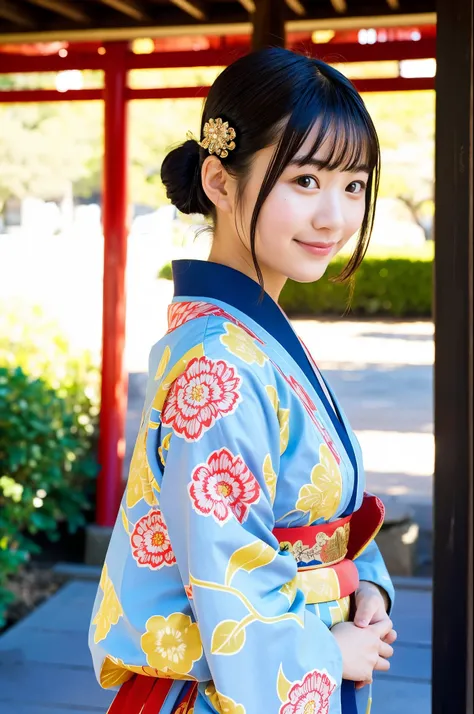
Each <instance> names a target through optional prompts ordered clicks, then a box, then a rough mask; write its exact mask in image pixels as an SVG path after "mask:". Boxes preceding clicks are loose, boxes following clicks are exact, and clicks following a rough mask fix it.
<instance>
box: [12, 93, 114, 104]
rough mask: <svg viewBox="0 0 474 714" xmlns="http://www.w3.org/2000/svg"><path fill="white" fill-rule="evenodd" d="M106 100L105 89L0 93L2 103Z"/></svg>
mask: <svg viewBox="0 0 474 714" xmlns="http://www.w3.org/2000/svg"><path fill="white" fill-rule="evenodd" d="M103 98H104V90H103V89H70V90H68V91H67V92H58V91H57V89H12V90H11V91H3V92H0V103H3V104H15V103H18V102H22V103H23V102H77V101H81V102H87V101H93V100H97V99H103Z"/></svg>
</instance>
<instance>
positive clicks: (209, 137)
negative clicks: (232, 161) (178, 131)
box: [186, 117, 236, 159]
mask: <svg viewBox="0 0 474 714" xmlns="http://www.w3.org/2000/svg"><path fill="white" fill-rule="evenodd" d="M203 131H204V139H203V140H202V141H199V140H198V139H196V137H195V136H194V135H193V134H192V132H190V131H188V132H187V134H186V137H187V139H191V140H193V141H197V143H198V144H199V146H202V148H203V149H207V150H208V151H209V153H210V154H217V156H219V158H221V159H225V158H226V157H227V156H229V151H233V149H235V141H234V139H235V138H236V133H235V129H233V128H232V127H231V126H229V122H228V121H222V119H221V118H220V117H218V118H217V119H209V121H207V122H206V123H205V124H204V130H203Z"/></svg>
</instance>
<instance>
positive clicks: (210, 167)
mask: <svg viewBox="0 0 474 714" xmlns="http://www.w3.org/2000/svg"><path fill="white" fill-rule="evenodd" d="M201 181H202V187H203V190H204V193H205V194H206V196H207V197H208V199H209V200H210V201H212V203H213V204H214V205H215V207H216V208H219V209H220V210H221V211H223V212H224V213H232V212H233V210H234V194H235V179H233V178H232V176H230V174H229V173H228V172H227V170H226V168H225V166H224V165H223V163H222V161H220V160H219V159H218V158H217V156H208V157H207V158H206V159H205V160H204V163H203V165H202V168H201Z"/></svg>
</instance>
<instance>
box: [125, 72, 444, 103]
mask: <svg viewBox="0 0 474 714" xmlns="http://www.w3.org/2000/svg"><path fill="white" fill-rule="evenodd" d="M353 84H354V85H355V86H356V87H357V89H358V90H359V92H402V91H403V92H406V91H413V90H415V91H416V90H423V89H434V87H435V78H434V77H414V78H411V77H410V78H405V77H386V78H377V79H358V80H354V81H353ZM209 89H210V87H160V88H150V89H129V90H128V91H127V99H132V100H133V99H184V98H191V99H194V98H199V99H200V98H204V97H207V95H208V93H209Z"/></svg>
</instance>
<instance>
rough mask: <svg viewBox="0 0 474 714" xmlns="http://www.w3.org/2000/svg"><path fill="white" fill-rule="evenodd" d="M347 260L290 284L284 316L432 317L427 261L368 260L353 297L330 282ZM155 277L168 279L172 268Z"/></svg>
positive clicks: (430, 273)
mask: <svg viewBox="0 0 474 714" xmlns="http://www.w3.org/2000/svg"><path fill="white" fill-rule="evenodd" d="M346 262H347V258H343V257H337V258H336V259H335V260H334V261H333V262H332V263H331V264H330V266H329V268H328V270H327V272H326V274H325V276H324V277H323V278H322V279H321V280H318V281H317V282H315V283H295V282H293V281H292V280H289V281H288V282H287V284H286V285H285V288H284V290H283V292H282V294H281V298H280V304H281V306H282V308H283V309H284V310H285V311H286V312H287V314H288V315H292V316H301V317H318V316H323V315H343V314H344V313H346V312H347V314H349V315H357V316H378V315H380V316H387V317H388V316H392V317H430V316H431V313H432V277H433V261H432V260H431V259H430V258H429V257H426V258H421V257H417V258H410V257H396V258H387V257H372V256H366V257H365V258H364V261H363V263H362V265H361V266H360V268H359V269H358V271H357V273H356V276H355V281H354V290H353V294H352V297H351V294H350V293H351V291H350V286H349V285H348V284H347V283H334V282H331V281H330V280H329V278H331V277H335V276H336V275H338V274H339V273H340V272H341V270H342V268H343V267H344V266H345V264H346ZM158 277H160V278H166V279H168V280H170V279H171V267H170V266H169V265H165V266H163V268H162V269H161V270H160V272H159V274H158Z"/></svg>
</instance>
